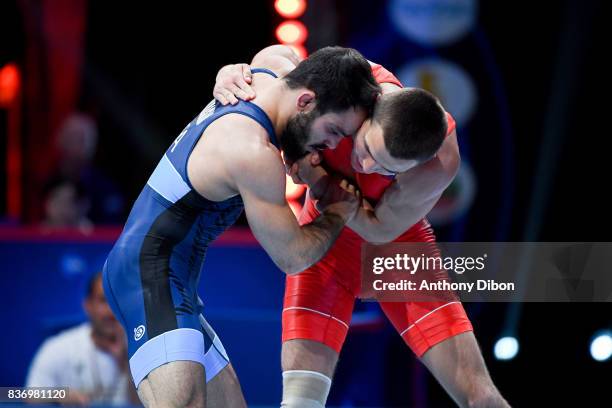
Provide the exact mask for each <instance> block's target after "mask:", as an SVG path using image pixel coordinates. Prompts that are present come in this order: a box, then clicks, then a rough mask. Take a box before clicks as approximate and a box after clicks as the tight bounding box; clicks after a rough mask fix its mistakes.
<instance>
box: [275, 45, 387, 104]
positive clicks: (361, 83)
mask: <svg viewBox="0 0 612 408" xmlns="http://www.w3.org/2000/svg"><path fill="white" fill-rule="evenodd" d="M283 79H284V80H285V82H286V83H287V86H288V87H289V88H290V89H299V88H304V89H308V90H310V91H312V92H313V93H314V97H315V103H316V107H315V109H316V111H317V113H318V114H324V113H327V112H336V113H342V112H344V111H347V110H351V109H352V110H363V111H364V112H365V114H366V115H368V116H369V115H370V113H371V112H372V110H373V108H374V104H375V102H376V97H377V96H378V95H379V94H380V86H379V85H378V83H377V82H376V80H375V79H374V76H373V75H372V70H371V68H370V64H369V63H368V61H367V60H366V59H365V58H364V57H363V55H361V54H360V53H359V52H358V51H357V50H355V49H352V48H344V47H325V48H321V49H320V50H318V51H316V52H314V53H312V54H311V55H310V56H309V57H308V58H307V59H305V60H304V61H302V62H301V63H300V64H298V66H297V67H296V68H295V69H294V70H293V71H291V72H290V73H289V74H287V75H286V76H285V77H284V78H283ZM362 113H363V112H362Z"/></svg>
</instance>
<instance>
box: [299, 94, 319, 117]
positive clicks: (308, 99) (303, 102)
mask: <svg viewBox="0 0 612 408" xmlns="http://www.w3.org/2000/svg"><path fill="white" fill-rule="evenodd" d="M315 101H316V98H315V93H314V92H312V91H310V90H308V89H305V90H303V91H302V92H301V93H300V95H299V96H298V99H297V108H298V111H300V112H310V111H311V110H313V109H314V107H315Z"/></svg>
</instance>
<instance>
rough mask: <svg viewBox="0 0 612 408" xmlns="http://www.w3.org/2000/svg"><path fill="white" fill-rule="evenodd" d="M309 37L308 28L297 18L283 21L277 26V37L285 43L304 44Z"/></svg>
mask: <svg viewBox="0 0 612 408" xmlns="http://www.w3.org/2000/svg"><path fill="white" fill-rule="evenodd" d="M307 37H308V29H307V28H306V26H305V25H304V24H302V23H301V22H300V21H297V20H288V21H284V22H282V23H281V24H280V25H279V26H278V27H277V28H276V38H278V41H280V42H281V43H283V44H288V45H293V44H299V45H301V44H303V43H304V41H306V38H307Z"/></svg>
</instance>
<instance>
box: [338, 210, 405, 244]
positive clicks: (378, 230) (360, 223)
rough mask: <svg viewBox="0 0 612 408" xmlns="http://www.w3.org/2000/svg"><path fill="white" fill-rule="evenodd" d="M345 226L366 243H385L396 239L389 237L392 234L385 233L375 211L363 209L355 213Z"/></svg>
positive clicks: (385, 230)
mask: <svg viewBox="0 0 612 408" xmlns="http://www.w3.org/2000/svg"><path fill="white" fill-rule="evenodd" d="M347 226H348V227H349V228H350V229H352V230H353V231H355V232H356V233H357V234H358V235H359V236H360V237H361V238H363V239H364V240H365V241H366V242H372V243H387V242H391V241H393V240H394V239H395V238H396V237H397V236H393V237H391V235H392V233H391V232H389V231H387V228H385V225H384V224H383V223H381V222H380V220H379V219H378V218H377V217H376V212H375V211H373V210H371V209H366V208H363V207H362V208H360V209H359V211H357V214H355V216H354V217H353V219H352V220H351V221H350V222H349V223H348V224H347Z"/></svg>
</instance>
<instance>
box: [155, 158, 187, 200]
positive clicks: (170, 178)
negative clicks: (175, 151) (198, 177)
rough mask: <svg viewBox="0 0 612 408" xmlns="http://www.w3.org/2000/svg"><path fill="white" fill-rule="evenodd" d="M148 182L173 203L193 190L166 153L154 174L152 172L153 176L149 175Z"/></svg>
mask: <svg viewBox="0 0 612 408" xmlns="http://www.w3.org/2000/svg"><path fill="white" fill-rule="evenodd" d="M147 184H148V185H149V187H151V188H152V189H153V190H155V191H157V193H158V194H159V195H161V196H162V197H164V198H165V199H166V200H168V201H170V202H171V203H176V202H177V201H178V200H180V199H181V198H182V197H183V196H184V195H185V194H187V193H188V192H189V191H191V189H190V188H189V186H188V185H187V183H185V180H183V178H182V177H181V175H180V173H179V172H178V171H177V170H176V169H175V168H174V166H173V165H172V163H171V162H170V159H168V156H166V155H165V154H164V157H162V159H161V160H160V161H159V164H158V165H157V167H156V168H155V171H153V174H151V177H149V181H147Z"/></svg>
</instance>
